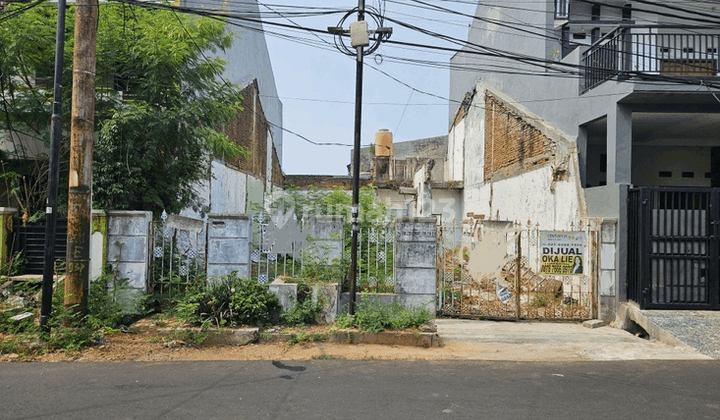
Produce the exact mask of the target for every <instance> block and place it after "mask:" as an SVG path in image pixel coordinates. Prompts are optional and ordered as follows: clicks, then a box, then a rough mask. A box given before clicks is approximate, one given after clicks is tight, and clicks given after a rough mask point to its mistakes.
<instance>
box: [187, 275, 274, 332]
mask: <svg viewBox="0 0 720 420" xmlns="http://www.w3.org/2000/svg"><path fill="white" fill-rule="evenodd" d="M197 304H198V306H197V315H198V316H199V318H200V320H205V319H210V320H211V321H212V322H213V324H215V325H218V326H223V325H234V324H255V325H263V324H266V323H269V322H271V321H272V320H273V319H275V318H276V317H277V315H278V314H279V313H280V302H278V299H277V296H275V295H274V294H273V293H271V292H270V289H269V287H268V286H267V285H264V284H260V283H258V282H257V281H255V280H252V279H245V278H241V277H238V276H237V274H236V273H234V272H233V273H231V274H228V275H226V276H222V277H221V278H220V279H219V280H218V281H217V282H215V283H213V284H212V285H210V286H209V287H208V288H206V289H205V293H204V294H202V295H200V296H199V300H198V301H197Z"/></svg>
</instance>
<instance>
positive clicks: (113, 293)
mask: <svg viewBox="0 0 720 420" xmlns="http://www.w3.org/2000/svg"><path fill="white" fill-rule="evenodd" d="M89 292H90V293H89V294H88V314H87V316H86V317H85V324H87V326H88V327H90V328H91V329H93V330H99V329H105V330H111V329H115V328H117V327H118V325H120V324H121V321H122V320H123V319H124V318H125V317H127V316H128V315H130V314H133V313H136V312H138V306H137V305H138V297H137V296H133V295H132V293H133V290H132V289H131V288H130V287H129V286H128V280H127V279H121V280H116V281H115V284H114V285H113V278H112V276H111V275H109V274H103V275H102V276H100V277H98V278H97V279H95V280H94V281H92V282H90V291H89Z"/></svg>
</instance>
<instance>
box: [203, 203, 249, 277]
mask: <svg viewBox="0 0 720 420" xmlns="http://www.w3.org/2000/svg"><path fill="white" fill-rule="evenodd" d="M251 240H252V230H251V229H250V216H248V215H245V214H237V215H230V214H210V215H208V225H207V248H206V250H207V255H206V258H205V260H206V261H207V265H206V273H207V277H208V281H210V282H212V281H213V279H217V278H218V277H220V276H224V275H227V274H230V273H232V272H233V271H236V272H237V275H238V276H240V277H245V278H250V276H251V274H252V273H251V270H250V264H251V262H250V241H251Z"/></svg>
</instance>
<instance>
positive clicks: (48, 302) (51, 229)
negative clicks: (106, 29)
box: [40, 0, 65, 329]
mask: <svg viewBox="0 0 720 420" xmlns="http://www.w3.org/2000/svg"><path fill="white" fill-rule="evenodd" d="M64 51H65V0H58V14H57V30H56V32H55V88H54V90H53V113H52V118H51V120H50V121H51V122H50V132H51V136H50V161H49V163H48V198H47V207H46V209H45V261H44V266H43V282H42V308H41V310H40V326H41V327H43V329H46V327H47V321H48V319H49V318H50V312H51V311H52V293H53V274H54V273H53V271H55V270H54V269H55V233H56V230H57V196H58V184H59V183H60V165H59V161H60V140H61V138H62V71H63V53H64Z"/></svg>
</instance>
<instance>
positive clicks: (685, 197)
mask: <svg viewBox="0 0 720 420" xmlns="http://www.w3.org/2000/svg"><path fill="white" fill-rule="evenodd" d="M719 198H720V189H718V188H666V187H641V188H635V189H631V190H630V192H629V203H628V227H629V232H628V298H629V299H630V300H634V301H636V302H637V303H638V304H639V305H640V307H641V308H643V309H646V308H647V309H705V310H708V309H712V310H719V309H720V292H719V288H718V285H719V284H720V275H719V274H720V273H719V268H720V267H719V264H718V263H719V262H720V261H719V259H720V258H719V255H718V252H719V251H720V247H719V246H718V245H719V242H720V240H719V239H718V235H719V234H720V231H719V223H720V202H719V200H718V199H719Z"/></svg>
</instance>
